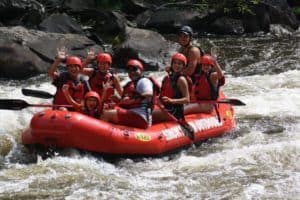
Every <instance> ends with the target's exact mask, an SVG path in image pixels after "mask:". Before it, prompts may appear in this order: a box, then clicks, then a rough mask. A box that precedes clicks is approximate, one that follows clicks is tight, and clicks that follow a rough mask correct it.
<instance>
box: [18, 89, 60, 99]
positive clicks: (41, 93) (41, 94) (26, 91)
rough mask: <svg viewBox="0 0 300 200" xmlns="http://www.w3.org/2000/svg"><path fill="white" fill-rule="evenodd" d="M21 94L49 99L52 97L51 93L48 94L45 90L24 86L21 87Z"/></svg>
mask: <svg viewBox="0 0 300 200" xmlns="http://www.w3.org/2000/svg"><path fill="white" fill-rule="evenodd" d="M22 94H24V95H25V96H31V97H38V98H43V99H50V98H53V97H54V95H53V94H50V93H48V92H45V91H41V90H33V89H25V88H22Z"/></svg>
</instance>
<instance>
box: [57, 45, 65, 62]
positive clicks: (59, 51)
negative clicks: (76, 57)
mask: <svg viewBox="0 0 300 200" xmlns="http://www.w3.org/2000/svg"><path fill="white" fill-rule="evenodd" d="M67 56H68V55H67V49H66V47H65V46H63V47H61V48H57V55H56V57H55V58H56V59H58V60H59V61H62V60H65V59H66V58H67Z"/></svg>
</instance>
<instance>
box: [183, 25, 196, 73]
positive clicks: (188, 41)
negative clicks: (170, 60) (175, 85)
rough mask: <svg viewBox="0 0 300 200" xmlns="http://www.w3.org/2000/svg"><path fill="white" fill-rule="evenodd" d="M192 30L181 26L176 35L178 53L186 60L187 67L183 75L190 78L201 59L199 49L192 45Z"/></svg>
mask: <svg viewBox="0 0 300 200" xmlns="http://www.w3.org/2000/svg"><path fill="white" fill-rule="evenodd" d="M193 34H194V32H193V29H192V28H191V27H190V26H183V27H182V28H181V29H180V30H179V33H178V43H179V44H180V46H181V47H180V49H179V52H180V53H182V54H183V55H185V57H186V58H187V67H186V68H185V69H183V73H184V74H185V75H187V76H191V75H192V74H193V73H194V71H195V69H196V66H197V64H198V62H199V60H200V57H201V49H200V48H199V47H196V46H194V45H193V44H192V39H193Z"/></svg>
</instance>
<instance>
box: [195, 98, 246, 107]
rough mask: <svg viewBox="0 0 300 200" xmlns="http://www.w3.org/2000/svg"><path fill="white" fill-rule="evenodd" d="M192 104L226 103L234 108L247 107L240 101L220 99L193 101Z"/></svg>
mask: <svg viewBox="0 0 300 200" xmlns="http://www.w3.org/2000/svg"><path fill="white" fill-rule="evenodd" d="M192 103H209V104H212V103H225V104H231V105H233V106H245V105H246V104H245V103H244V102H242V101H241V100H239V99H219V100H207V101H206V100H200V101H192Z"/></svg>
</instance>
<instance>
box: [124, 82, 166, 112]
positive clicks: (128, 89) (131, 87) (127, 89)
mask: <svg viewBox="0 0 300 200" xmlns="http://www.w3.org/2000/svg"><path fill="white" fill-rule="evenodd" d="M141 78H145V77H144V76H142V77H140V78H139V79H138V80H136V81H129V82H128V83H127V84H126V85H125V86H124V87H123V95H122V99H124V98H126V97H128V98H129V99H136V100H137V101H136V103H135V104H131V105H129V106H126V108H136V107H139V106H141V102H142V100H143V99H144V97H142V96H141V95H140V94H139V93H138V92H136V90H135V88H136V84H137V83H138V81H139V80H140V79H141ZM146 78H148V79H149V80H150V81H151V82H152V84H153V96H152V102H151V105H147V106H150V107H151V109H153V107H154V104H155V99H156V97H157V96H158V95H159V93H160V86H159V84H158V83H157V81H156V80H155V79H154V78H152V77H146ZM121 107H123V106H121Z"/></svg>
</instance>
